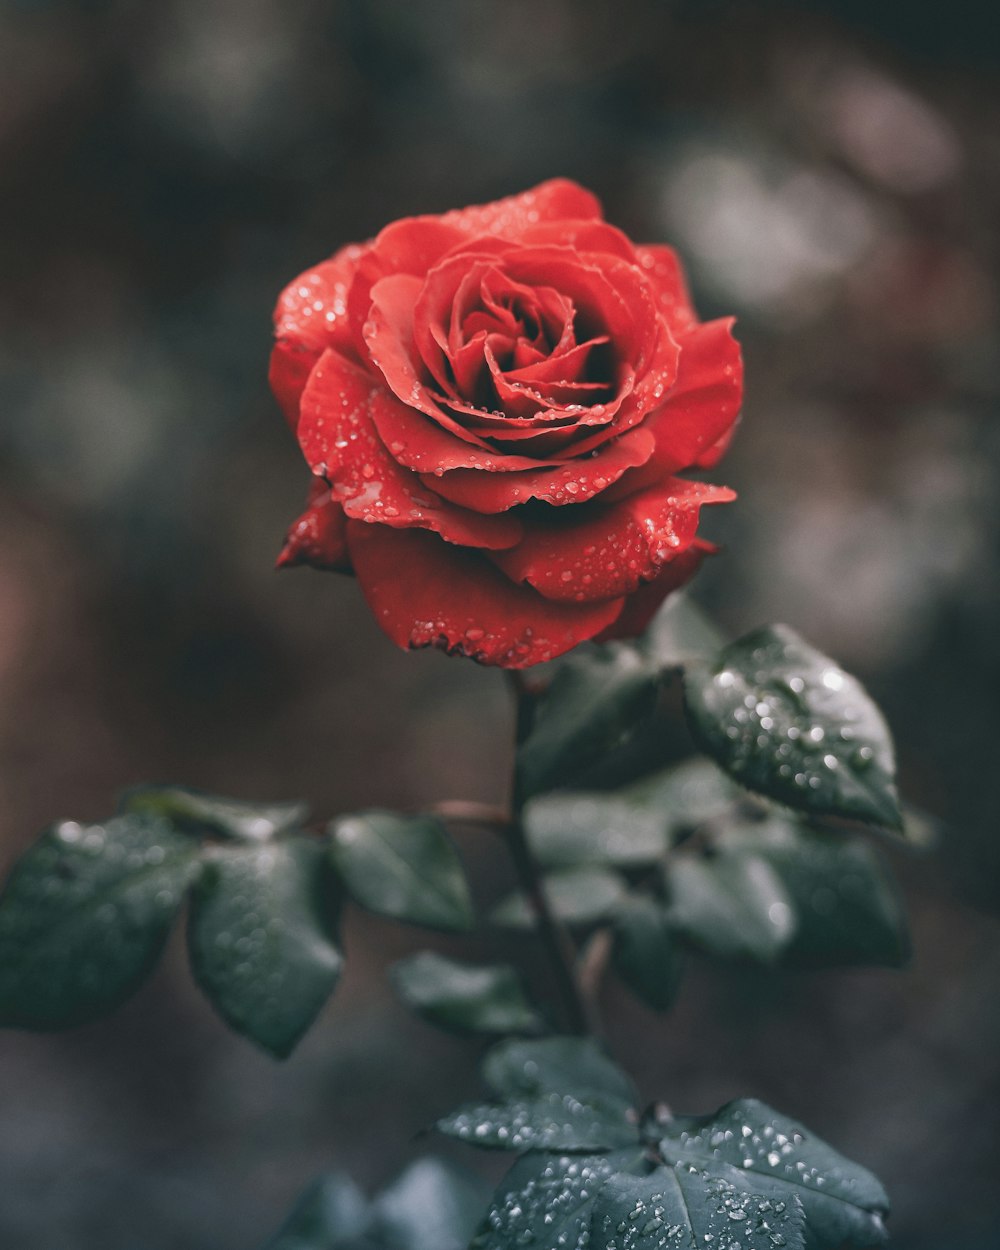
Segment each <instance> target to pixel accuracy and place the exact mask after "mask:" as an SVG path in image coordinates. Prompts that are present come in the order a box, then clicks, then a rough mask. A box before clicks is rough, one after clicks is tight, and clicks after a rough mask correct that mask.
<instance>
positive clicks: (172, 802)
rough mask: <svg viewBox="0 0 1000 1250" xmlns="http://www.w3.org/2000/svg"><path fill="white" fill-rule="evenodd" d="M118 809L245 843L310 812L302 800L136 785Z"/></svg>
mask: <svg viewBox="0 0 1000 1250" xmlns="http://www.w3.org/2000/svg"><path fill="white" fill-rule="evenodd" d="M120 808H121V810H122V811H123V812H139V813H151V814H155V815H158V816H163V817H165V819H167V820H169V821H170V823H171V824H172V825H176V826H177V827H178V828H179V829H185V830H190V831H191V832H194V833H212V834H216V835H217V836H219V837H225V838H238V839H240V840H242V841H247V842H262V841H265V840H266V839H268V838H273V837H274V836H275V834H278V833H284V832H285V831H287V830H289V829H293V828H296V827H298V826H300V825H301V824H302V822H303V821H304V820H305V819H306V817H307V816H308V815H309V808H308V807H307V805H306V804H305V803H248V802H244V801H243V800H241V799H225V798H220V797H219V796H218V795H214V794H202V793H201V792H200V791H198V790H188V789H186V788H185V787H184V786H138V787H137V788H136V789H134V790H127V791H126V792H125V794H124V795H122V800H121V804H120Z"/></svg>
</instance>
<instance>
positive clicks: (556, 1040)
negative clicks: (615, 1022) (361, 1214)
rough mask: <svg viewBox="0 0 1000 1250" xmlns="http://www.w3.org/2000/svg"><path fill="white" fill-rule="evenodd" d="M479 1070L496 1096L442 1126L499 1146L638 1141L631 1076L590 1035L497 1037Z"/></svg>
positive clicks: (590, 1146)
mask: <svg viewBox="0 0 1000 1250" xmlns="http://www.w3.org/2000/svg"><path fill="white" fill-rule="evenodd" d="M483 1077H484V1079H485V1081H486V1083H487V1084H488V1085H489V1086H490V1088H491V1089H492V1090H493V1092H494V1093H495V1094H496V1095H497V1096H498V1097H499V1099H500V1101H499V1102H496V1103H481V1104H470V1105H467V1106H464V1107H460V1108H459V1109H458V1111H456V1112H454V1113H453V1114H452V1115H450V1116H446V1117H445V1118H444V1119H442V1120H439V1121H438V1125H437V1127H438V1128H439V1129H440V1130H441V1131H442V1132H443V1133H446V1134H448V1135H449V1136H451V1137H457V1138H459V1139H460V1140H462V1141H466V1142H470V1143H471V1144H472V1145H476V1146H485V1147H489V1148H499V1149H502V1150H529V1149H530V1150H537V1149H549V1150H586V1151H593V1150H598V1149H609V1148H611V1147H615V1146H621V1145H625V1144H627V1143H629V1142H634V1141H635V1140H636V1123H637V1118H638V1117H637V1115H636V1112H635V1101H636V1095H635V1089H634V1088H633V1086H632V1082H631V1081H630V1080H629V1078H628V1077H627V1076H626V1075H625V1073H624V1072H622V1070H621V1069H620V1068H619V1067H618V1066H617V1065H616V1064H614V1063H612V1061H611V1060H610V1059H608V1058H607V1056H606V1055H605V1054H604V1053H603V1052H602V1051H601V1049H600V1047H599V1046H598V1045H597V1043H596V1042H594V1041H592V1040H590V1039H588V1038H579V1037H546V1038H540V1039H538V1040H534V1041H506V1042H501V1043H499V1045H497V1046H494V1047H493V1048H492V1050H490V1051H489V1053H488V1054H487V1056H486V1058H485V1060H484V1061H483Z"/></svg>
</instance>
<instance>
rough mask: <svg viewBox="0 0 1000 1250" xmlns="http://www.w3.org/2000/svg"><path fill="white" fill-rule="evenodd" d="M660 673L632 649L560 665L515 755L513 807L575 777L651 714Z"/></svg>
mask: <svg viewBox="0 0 1000 1250" xmlns="http://www.w3.org/2000/svg"><path fill="white" fill-rule="evenodd" d="M659 684H660V669H659V668H658V666H657V665H656V664H655V663H653V662H651V661H650V660H649V659H648V658H646V657H645V656H643V654H642V653H641V652H640V651H639V650H638V648H636V647H634V646H629V645H624V644H616V645H613V646H606V647H600V648H593V649H592V650H590V651H589V652H588V653H580V654H577V655H574V656H573V657H572V658H570V659H569V660H567V661H565V663H563V664H562V666H561V667H560V669H559V671H558V673H557V674H556V676H555V677H554V678H553V680H552V684H551V686H550V687H549V688H548V690H547V691H546V692H545V694H544V695H543V696H542V697H541V699H540V701H539V704H538V707H537V708H536V710H535V715H534V719H533V721H532V724H531V729H530V731H529V733H528V736H527V737H526V738H525V740H524V741H523V742H522V743H521V745H520V747H519V748H518V752H517V759H516V769H515V791H516V795H517V799H518V803H519V804H520V803H523V802H524V801H525V800H526V799H529V798H533V797H534V796H535V795H536V794H541V793H542V792H543V791H546V790H551V789H554V788H555V787H556V786H559V785H564V784H566V783H567V782H570V781H572V780H573V779H574V778H576V777H579V776H580V775H581V774H582V773H583V772H585V770H586V769H588V768H589V767H590V766H591V765H592V764H594V763H596V762H597V761H598V760H600V759H601V757H602V756H603V755H604V754H605V753H606V752H607V751H609V750H610V749H611V748H612V747H615V746H618V745H619V744H620V743H622V742H624V741H625V740H626V739H627V738H628V737H629V736H630V735H631V733H632V732H633V731H634V730H635V729H636V728H637V726H638V724H639V723H640V722H641V721H642V720H643V719H644V718H645V717H646V716H647V715H648V714H649V713H650V712H651V711H652V709H653V705H654V703H655V702H656V693H657V689H658V687H659Z"/></svg>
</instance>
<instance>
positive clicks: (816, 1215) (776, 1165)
mask: <svg viewBox="0 0 1000 1250" xmlns="http://www.w3.org/2000/svg"><path fill="white" fill-rule="evenodd" d="M660 1151H661V1154H662V1155H663V1157H664V1159H665V1161H666V1162H667V1163H669V1164H675V1163H676V1164H685V1163H687V1164H692V1165H694V1166H695V1167H698V1168H703V1169H704V1170H706V1171H707V1172H709V1173H711V1174H712V1175H714V1176H716V1177H718V1178H719V1179H720V1180H724V1181H727V1182H729V1183H731V1184H733V1185H736V1186H740V1187H746V1188H749V1189H751V1190H752V1191H753V1192H755V1193H757V1194H759V1195H761V1196H762V1197H764V1198H766V1199H767V1200H769V1201H770V1202H771V1203H772V1204H773V1207H774V1211H775V1212H777V1210H778V1204H779V1203H785V1204H786V1209H787V1204H788V1203H790V1202H791V1201H792V1199H793V1197H796V1198H798V1199H799V1201H800V1202H801V1203H802V1207H803V1210H804V1211H805V1215H806V1245H807V1246H811V1247H818V1248H821V1250H829V1248H831V1247H835V1246H840V1245H841V1243H843V1242H851V1243H852V1244H854V1245H858V1246H874V1245H880V1244H881V1243H882V1242H883V1241H885V1240H886V1236H887V1234H886V1231H885V1225H884V1223H883V1217H884V1216H885V1215H886V1213H887V1212H888V1209H889V1200H888V1198H887V1197H886V1193H885V1190H884V1189H883V1188H882V1186H881V1184H880V1183H879V1181H878V1179H877V1178H876V1177H875V1176H873V1175H872V1173H871V1172H869V1171H868V1170H867V1169H866V1168H863V1167H861V1166H860V1165H859V1164H857V1163H852V1162H851V1161H850V1160H849V1159H845V1158H844V1156H843V1155H841V1154H838V1153H837V1151H835V1150H834V1149H833V1148H832V1147H831V1146H828V1145H827V1144H826V1142H824V1141H821V1140H820V1139H819V1138H818V1137H816V1136H814V1135H813V1134H811V1133H810V1132H809V1131H808V1130H807V1129H805V1128H804V1127H803V1126H802V1125H801V1124H799V1123H797V1122H796V1121H795V1120H792V1119H789V1118H788V1117H787V1116H783V1115H780V1114H779V1113H778V1112H776V1111H773V1110H772V1109H771V1108H770V1107H768V1106H766V1105H765V1104H764V1103H762V1102H758V1101H757V1100H756V1099H752V1098H747V1099H739V1100H737V1101H736V1102H731V1103H728V1104H727V1105H726V1106H724V1107H722V1108H721V1109H720V1110H719V1111H717V1112H716V1113H715V1114H714V1115H711V1116H704V1117H702V1118H695V1117H683V1116H682V1117H677V1118H676V1119H674V1120H673V1121H671V1122H670V1124H669V1125H668V1126H667V1129H666V1135H665V1137H664V1139H663V1140H662V1141H661V1143H660ZM769 1222H770V1220H769Z"/></svg>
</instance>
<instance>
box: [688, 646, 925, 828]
mask: <svg viewBox="0 0 1000 1250" xmlns="http://www.w3.org/2000/svg"><path fill="white" fill-rule="evenodd" d="M685 695H686V700H687V708H688V719H689V722H690V725H691V730H692V733H693V734H694V736H695V738H696V739H697V741H698V742H699V744H700V745H701V746H702V747H703V748H704V750H705V751H707V752H708V754H709V755H711V756H712V757H713V758H714V759H716V760H718V762H719V763H720V764H721V765H722V766H723V768H725V769H726V770H727V771H728V772H729V773H730V775H731V776H733V777H735V778H736V780H737V781H739V782H740V783H741V784H742V785H744V786H746V787H747V788H748V789H750V790H755V791H757V792H758V793H760V794H765V795H767V796H768V797H770V798H773V799H777V800H778V801H779V802H782V803H786V804H788V806H790V807H794V808H798V809H801V810H803V811H806V812H811V813H814V814H825V815H832V816H842V817H847V818H851V819H855V820H861V821H865V822H867V823H869V824H875V825H883V826H886V827H889V828H892V829H900V828H901V827H902V824H901V817H900V814H899V805H898V799H897V797H896V789H895V785H894V782H893V778H894V775H895V763H894V759H893V750H892V741H891V739H890V737H889V731H888V729H887V728H886V725H885V721H884V720H883V719H882V715H881V713H880V712H879V710H878V708H877V707H876V706H875V704H874V703H873V702H872V701H871V699H870V698H869V697H868V695H867V694H866V693H865V691H864V689H863V688H862V686H861V685H860V683H859V682H858V681H857V680H856V679H855V678H853V677H850V676H848V674H847V673H844V672H843V671H842V670H841V669H840V668H839V667H838V666H837V665H836V664H835V663H834V662H833V660H830V659H828V658H827V657H826V656H825V655H822V654H821V653H820V652H819V651H816V650H815V649H814V648H813V647H810V646H809V645H808V644H807V643H805V642H803V640H802V639H801V638H800V637H799V636H798V635H797V634H796V633H794V632H793V631H792V630H790V629H789V628H788V627H787V626H784V625H775V626H771V627H769V628H767V629H761V630H758V631H756V632H755V633H753V634H748V635H747V636H746V637H745V638H741V639H740V640H739V641H738V642H734V643H733V644H732V645H731V646H728V647H726V648H724V649H723V650H722V651H721V652H720V653H719V655H718V656H717V657H716V659H715V660H714V661H712V663H711V664H706V665H701V666H698V667H695V668H691V669H689V670H688V672H687V674H686V676H685Z"/></svg>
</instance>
